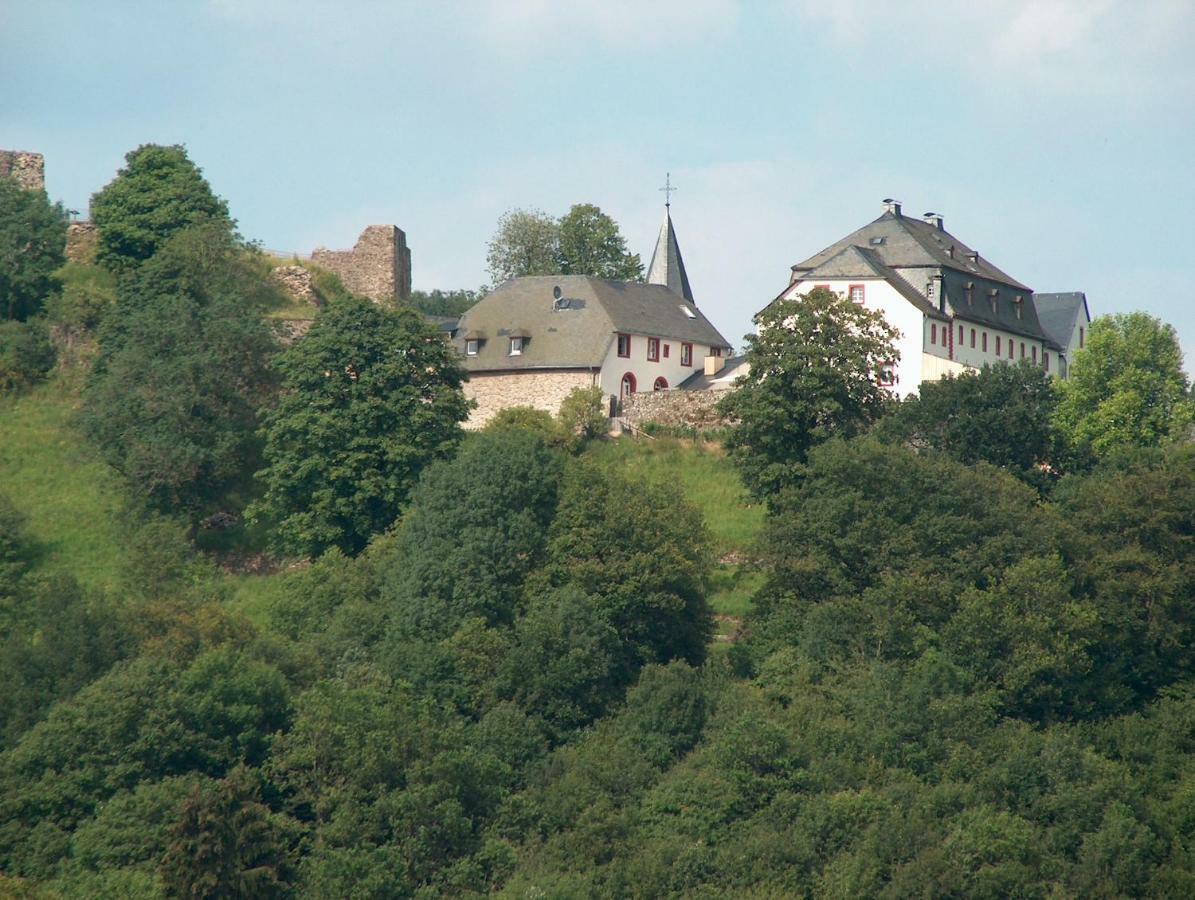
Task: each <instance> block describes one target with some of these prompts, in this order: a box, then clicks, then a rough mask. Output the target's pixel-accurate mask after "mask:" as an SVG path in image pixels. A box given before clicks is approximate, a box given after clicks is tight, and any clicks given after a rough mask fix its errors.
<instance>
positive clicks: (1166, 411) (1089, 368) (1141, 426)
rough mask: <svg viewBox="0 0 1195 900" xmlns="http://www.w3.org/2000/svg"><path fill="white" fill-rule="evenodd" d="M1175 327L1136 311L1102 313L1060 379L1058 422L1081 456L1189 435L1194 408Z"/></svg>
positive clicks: (1096, 457)
mask: <svg viewBox="0 0 1195 900" xmlns="http://www.w3.org/2000/svg"><path fill="white" fill-rule="evenodd" d="M1182 364H1183V354H1182V349H1181V348H1180V347H1179V343H1178V336H1177V335H1176V334H1175V331H1174V328H1173V327H1171V326H1170V325H1167V324H1165V323H1163V322H1161V321H1159V320H1158V319H1156V318H1154V317H1153V316H1151V315H1148V314H1146V313H1142V312H1134V313H1126V314H1118V315H1114V316H1101V317H1100V318H1098V319H1096V320H1095V321H1094V322H1092V323H1091V328H1090V329H1089V330H1088V333H1087V342H1086V346H1085V347H1084V348H1083V349H1082V350H1080V351H1078V352H1077V353H1076V354H1075V358H1074V360H1073V361H1072V362H1071V365H1070V371H1069V377H1068V378H1067V379H1066V380H1065V381H1063V382H1061V384H1060V385H1059V391H1060V395H1061V399H1060V401H1059V404H1058V413H1057V423H1058V427H1059V428H1060V429H1061V430H1062V432H1063V433H1064V434H1065V435H1066V437H1067V438H1068V439H1069V441H1070V442H1071V444H1072V446H1074V447H1075V448H1076V451H1077V452H1078V453H1079V454H1080V455H1086V456H1091V457H1094V458H1095V459H1100V458H1103V457H1105V456H1107V455H1108V454H1109V453H1111V452H1112V451H1114V450H1116V449H1118V448H1124V447H1134V446H1135V447H1157V446H1160V445H1161V444H1164V443H1166V442H1167V441H1169V440H1172V439H1175V438H1182V439H1188V438H1189V437H1190V432H1191V427H1192V423H1193V422H1195V408H1193V407H1192V402H1191V397H1190V389H1189V388H1190V384H1189V381H1188V379H1187V375H1186V373H1185V372H1184V371H1183V368H1182Z"/></svg>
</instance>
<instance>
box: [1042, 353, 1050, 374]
mask: <svg viewBox="0 0 1195 900" xmlns="http://www.w3.org/2000/svg"><path fill="white" fill-rule="evenodd" d="M1041 361H1042V365H1044V366H1045V367H1046V371H1047V372H1049V371H1050V351H1048V350H1043V351H1042V352H1041Z"/></svg>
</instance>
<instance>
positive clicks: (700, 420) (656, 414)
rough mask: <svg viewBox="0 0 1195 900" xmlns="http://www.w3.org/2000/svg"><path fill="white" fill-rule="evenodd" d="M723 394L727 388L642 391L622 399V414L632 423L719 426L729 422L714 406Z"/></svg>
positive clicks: (697, 426) (696, 426) (693, 426)
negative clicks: (723, 389) (719, 389)
mask: <svg viewBox="0 0 1195 900" xmlns="http://www.w3.org/2000/svg"><path fill="white" fill-rule="evenodd" d="M725 396H726V391H644V392H642V393H639V394H632V395H631V396H630V397H628V398H627V399H626V400H624V401H623V404H622V416H623V418H624V419H626V420H627V421H628V422H630V423H631V424H632V425H645V424H647V423H648V422H652V423H654V424H656V425H668V426H672V427H687V428H721V427H723V426H725V425H728V424H730V423H729V422H728V421H727V420H726V419H724V418H722V416H720V415H718V411H717V409H715V408H714V407H715V405H716V404H717V403H718V401H719V400H721V399H722V398H723V397H725Z"/></svg>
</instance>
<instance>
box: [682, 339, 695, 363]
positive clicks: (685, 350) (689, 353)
mask: <svg viewBox="0 0 1195 900" xmlns="http://www.w3.org/2000/svg"><path fill="white" fill-rule="evenodd" d="M680 364H681V365H682V366H691V365H693V345H692V344H681V345H680Z"/></svg>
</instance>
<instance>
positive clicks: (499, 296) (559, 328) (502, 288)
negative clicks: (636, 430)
mask: <svg viewBox="0 0 1195 900" xmlns="http://www.w3.org/2000/svg"><path fill="white" fill-rule="evenodd" d="M554 288H560V298H559V299H558V300H557V299H556V298H555V292H554ZM685 310H688V311H689V312H690V313H692V317H690V316H689V315H688V314H686V312H685ZM518 330H522V331H524V332H526V333H527V334H528V335H529V338H528V340H527V341H526V344H525V346H524V348H523V353H522V355H520V356H510V355H509V349H510V345H509V338H510V336H511V334H512V332H515V331H518ZM620 332H621V333H624V334H634V335H647V336H650V337H660V338H666V339H669V340H676V341H692V342H693V343H695V344H708V345H710V346H713V347H729V346H730V344H729V342H728V341H727V340H726V338H724V337H722V335H721V334H720V333H719V332H718V329H716V328H715V327H714V326H713V325H712V324H711V323H710V321H709V320H708V319H706V317H705V316H704V315H703V314H702V312H701V310H699V309H698V308H697V307H696V306H693V305H692V304H691V303H686V302H685V301H684V300H683V299H682V298H681V297H679V296H678V295H677V294H675V293H673V292H672V291H670V290H669V289H668V288H666V287H664V286H662V285H656V284H638V283H632V282H623V281H607V280H605V279H602V278H593V277H591V276H588V275H531V276H527V277H525V278H515V279H512V280H510V281H507V282H505V283H503V284H501V285H499V286H498V287H497V288H495V289H494V290H493V291H492V292H491V293H489V294H487V295H486V296H485V297H483V298H482V299H481V300H479V301H477V303H476V304H474V305H473V306H472V307H470V308H469V309H468V310H467V311H466V312H465V313H464V315H462V316H461V318H460V322H459V323H458V325H457V337H456V338H455V339H454V340H453V344H455V345H456V346H457V348H458V349H459V350H460V352H461V355H462V356H464V353H465V335H467V334H474V333H476V334H480V335H481V336H482V338H483V341H482V343H481V345H480V347H479V348H478V353H477V355H476V356H464V362H465V368H466V369H468V370H469V371H471V372H487V371H502V370H517V369H558V368H586V369H596V368H598V367H600V366H601V364H602V363H603V362H604V361H605V358H606V354H607V352H608V351H609V349H610V344H611V343H612V342H613V341H614V338H615V335H616V334H617V333H620Z"/></svg>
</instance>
